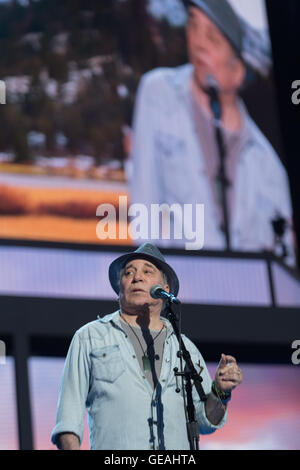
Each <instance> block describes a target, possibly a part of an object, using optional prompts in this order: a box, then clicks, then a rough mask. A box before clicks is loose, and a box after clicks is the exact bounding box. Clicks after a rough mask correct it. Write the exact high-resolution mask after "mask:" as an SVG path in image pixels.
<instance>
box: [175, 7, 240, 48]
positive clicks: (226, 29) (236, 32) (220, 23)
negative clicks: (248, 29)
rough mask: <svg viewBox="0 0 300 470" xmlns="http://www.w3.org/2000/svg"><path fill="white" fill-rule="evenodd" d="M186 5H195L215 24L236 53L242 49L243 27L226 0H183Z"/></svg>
mask: <svg viewBox="0 0 300 470" xmlns="http://www.w3.org/2000/svg"><path fill="white" fill-rule="evenodd" d="M183 3H184V4H185V6H186V7H188V6H196V7H198V8H200V10H202V11H203V13H205V15H206V16H208V18H209V19H210V20H211V21H212V22H213V23H214V24H215V25H216V26H217V28H218V29H219V30H220V31H221V33H223V34H224V36H225V37H226V38H227V40H228V41H229V42H230V44H231V45H232V47H233V48H234V50H235V51H236V53H237V54H238V55H239V56H241V55H242V51H243V27H242V25H241V23H240V20H239V17H238V15H237V14H236V13H235V11H234V10H233V8H232V6H231V5H230V4H229V3H228V1H227V0H183Z"/></svg>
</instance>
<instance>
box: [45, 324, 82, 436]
mask: <svg viewBox="0 0 300 470" xmlns="http://www.w3.org/2000/svg"><path fill="white" fill-rule="evenodd" d="M86 346H87V342H86V341H84V340H82V339H81V338H80V335H79V334H78V332H76V333H75V335H74V337H73V339H72V342H71V345H70V347H69V351H68V354H67V357H66V361H65V365H64V369H63V374H62V378H61V382H60V389H59V398H58V406H57V413H56V425H55V427H54V429H53V431H52V434H51V441H52V443H53V444H55V445H57V437H58V435H59V434H61V433H74V434H76V435H77V436H78V438H79V441H80V443H81V442H82V437H83V429H84V415H85V405H86V399H87V394H88V389H89V377H90V362H89V354H88V351H87V347H86Z"/></svg>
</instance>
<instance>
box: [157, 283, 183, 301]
mask: <svg viewBox="0 0 300 470" xmlns="http://www.w3.org/2000/svg"><path fill="white" fill-rule="evenodd" d="M150 295H151V297H153V299H163V300H164V299H167V300H170V302H172V303H174V304H180V301H179V299H177V297H175V295H173V294H169V292H167V291H165V290H164V289H163V288H162V286H161V285H160V284H155V285H154V286H152V287H151V289H150Z"/></svg>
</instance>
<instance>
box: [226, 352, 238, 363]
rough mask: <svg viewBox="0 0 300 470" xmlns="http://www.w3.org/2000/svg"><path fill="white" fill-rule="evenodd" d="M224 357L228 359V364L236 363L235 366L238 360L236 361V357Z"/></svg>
mask: <svg viewBox="0 0 300 470" xmlns="http://www.w3.org/2000/svg"><path fill="white" fill-rule="evenodd" d="M224 356H225V358H226V364H232V363H235V364H236V359H235V357H233V356H226V355H225V354H224Z"/></svg>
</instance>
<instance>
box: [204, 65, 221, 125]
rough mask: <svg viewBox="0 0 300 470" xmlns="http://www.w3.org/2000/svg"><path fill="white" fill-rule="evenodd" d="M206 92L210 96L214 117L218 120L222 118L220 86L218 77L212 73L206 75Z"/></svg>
mask: <svg viewBox="0 0 300 470" xmlns="http://www.w3.org/2000/svg"><path fill="white" fill-rule="evenodd" d="M205 81H206V83H205V92H206V93H207V95H208V96H209V98H210V107H211V110H212V112H213V115H214V118H215V119H217V120H218V121H219V120H220V119H221V116H222V110H221V104H220V99H219V93H220V86H219V83H218V81H217V79H216V78H215V77H214V76H213V75H210V74H207V75H206V80H205Z"/></svg>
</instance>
